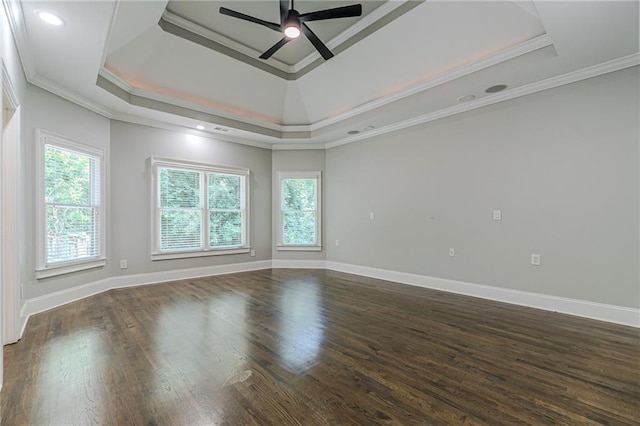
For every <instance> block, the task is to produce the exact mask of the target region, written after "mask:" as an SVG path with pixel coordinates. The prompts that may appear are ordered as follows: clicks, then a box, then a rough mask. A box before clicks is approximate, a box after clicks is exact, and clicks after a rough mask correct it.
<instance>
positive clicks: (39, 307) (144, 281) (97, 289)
mask: <svg viewBox="0 0 640 426" xmlns="http://www.w3.org/2000/svg"><path fill="white" fill-rule="evenodd" d="M269 268H271V261H270V260H260V261H255V262H245V263H234V264H229V265H218V266H206V267H202V268H190V269H177V270H173V271H163V272H151V273H146V274H135V275H123V276H114V277H110V278H105V279H103V280H99V281H94V282H91V283H88V284H85V285H82V286H78V287H73V288H70V289H67V290H61V291H57V292H55V293H50V294H46V295H44V296H40V297H35V298H32V299H27V301H26V303H25V304H24V306H23V308H22V312H21V320H22V321H23V323H22V328H21V332H20V336H22V333H24V328H25V326H26V323H27V321H28V319H29V317H30V316H31V315H35V314H37V313H40V312H44V311H48V310H50V309H53V308H57V307H58V306H62V305H66V304H67V303H71V302H75V301H78V300H81V299H84V298H86V297H89V296H93V295H96V294H99V293H102V292H105V291H107V290H111V289H112V288H123V287H136V286H141V285H148V284H158V283H164V282H170V281H176V280H185V279H192V278H201V277H209V276H215V275H224V274H233V273H237V272H248V271H256V270H260V269H269Z"/></svg>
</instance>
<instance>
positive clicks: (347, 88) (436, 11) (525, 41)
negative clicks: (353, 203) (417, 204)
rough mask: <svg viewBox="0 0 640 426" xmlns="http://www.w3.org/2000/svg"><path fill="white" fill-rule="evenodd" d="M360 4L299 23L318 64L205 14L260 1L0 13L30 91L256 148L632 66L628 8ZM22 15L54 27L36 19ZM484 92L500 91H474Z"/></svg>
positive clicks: (632, 22) (68, 5) (375, 126)
mask: <svg viewBox="0 0 640 426" xmlns="http://www.w3.org/2000/svg"><path fill="white" fill-rule="evenodd" d="M354 3H357V2H355V1H351V0H346V1H316V0H308V1H307V0H298V1H296V2H295V5H296V6H295V7H296V9H297V10H299V11H300V12H302V13H304V12H307V11H314V10H320V9H327V8H332V7H337V6H342V5H347V4H354ZM360 3H363V11H364V13H363V16H362V17H359V18H344V19H338V20H335V21H318V22H313V23H310V24H313V28H312V29H313V31H314V32H315V33H316V34H318V36H319V37H320V38H321V39H322V40H323V41H324V42H325V43H326V44H327V45H328V46H329V47H330V48H331V49H332V50H333V51H334V52H335V53H337V54H336V56H335V57H334V58H332V59H330V60H328V61H324V60H322V58H321V57H320V56H319V55H318V54H317V52H316V51H315V49H314V48H313V46H312V45H311V44H310V43H309V42H308V41H307V40H306V39H304V38H299V39H296V40H294V41H292V42H290V43H288V44H287V45H286V46H285V47H283V48H282V49H281V50H280V51H279V52H278V53H277V54H276V55H274V57H273V58H271V59H269V60H267V61H262V60H258V59H256V58H257V57H258V56H259V55H260V54H261V53H262V52H263V51H265V50H266V49H267V48H269V47H270V46H271V45H273V44H274V43H275V42H276V41H278V39H279V38H281V36H280V35H279V34H278V33H276V32H275V31H272V30H270V29H268V28H265V27H262V26H259V25H253V24H251V23H247V22H243V21H240V20H237V19H233V18H230V17H228V16H224V15H221V14H219V13H218V10H219V8H220V7H221V6H224V7H227V8H230V9H234V10H237V11H240V12H242V13H246V14H249V15H252V16H256V17H259V18H261V19H264V20H267V21H273V22H278V20H279V18H278V10H279V9H278V2H277V1H275V0H273V1H271V0H269V1H267V0H261V1H226V2H220V1H207V2H203V1H170V2H167V1H140V2H138V1H113V2H108V1H105V2H93V1H92V2H89V1H86V2H57V1H44V2H36V1H28V2H21V3H13V2H5V8H6V9H7V11H8V15H9V17H10V21H11V26H12V30H13V31H14V35H15V38H16V41H17V45H18V49H19V51H20V55H21V59H22V61H23V65H24V68H25V71H26V75H27V78H28V80H29V81H30V82H32V83H33V84H36V85H38V86H41V87H43V88H45V89H47V90H50V91H52V92H54V93H56V94H58V95H61V96H63V97H65V98H67V99H70V100H72V101H74V102H76V103H78V104H80V105H83V106H85V107H88V108H90V109H92V110H94V111H96V112H99V113H101V114H103V115H105V116H107V117H110V118H114V119H121V120H126V121H133V122H141V123H149V124H154V123H155V124H159V123H162V125H163V126H185V127H188V128H194V127H195V126H196V125H197V124H203V125H204V126H205V128H206V129H205V132H213V133H217V134H218V136H217V137H221V138H225V139H228V140H232V141H237V142H242V143H252V144H257V145H261V146H275V147H323V146H324V147H327V146H333V145H336V144H340V143H346V142H349V141H353V140H357V139H360V138H362V137H367V136H370V135H373V134H379V133H384V132H386V131H391V130H394V129H397V128H401V127H405V126H408V125H412V124H417V123H420V122H425V121H429V120H432V119H437V118H439V117H443V116H447V115H451V114H454V113H457V112H462V111H465V110H469V109H472V108H476V107H480V106H483V105H487V104H490V103H493V102H497V101H500V100H504V99H510V98H513V97H516V96H522V95H525V94H527V93H533V92H535V91H538V90H544V89H546V88H550V87H554V86H557V85H560V84H567V83H569V82H571V81H577V80H579V79H582V78H588V77H590V76H594V75H598V74H601V73H604V72H611V71H615V70H616V69H622V68H625V67H629V66H637V65H638V64H639V63H640V61H639V56H640V55H639V54H638V16H639V11H638V2H635V1H621V2H615V1H603V2H597V1H584V2H582V1H572V2H564V1H561V2H554V1H517V2H511V1H498V2H496V1H465V2H460V1H434V0H428V1H426V2H425V1H402V0H400V1H364V2H360ZM36 9H47V10H51V11H53V12H55V13H57V14H59V15H60V16H61V17H63V19H64V20H65V21H66V22H67V25H66V26H64V27H60V28H52V27H48V26H46V25H44V24H43V23H42V22H40V21H39V20H38V19H37V18H36V16H35V15H34V11H35V10H36ZM496 84H506V85H507V86H508V88H507V89H506V90H505V91H503V92H500V93H496V94H488V93H485V89H486V88H488V87H490V86H493V85H496ZM468 95H473V97H474V99H472V100H470V101H467V102H461V101H459V99H460V98H463V97H465V96H467V97H471V96H468ZM463 99H465V98H463ZM354 132H359V133H358V134H354Z"/></svg>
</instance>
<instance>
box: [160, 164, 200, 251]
mask: <svg viewBox="0 0 640 426" xmlns="http://www.w3.org/2000/svg"><path fill="white" fill-rule="evenodd" d="M159 185H160V191H159V194H160V250H161V251H172V250H189V249H200V248H202V228H201V223H202V208H201V203H200V173H199V172H196V171H188V170H177V169H170V168H164V167H162V168H160V181H159Z"/></svg>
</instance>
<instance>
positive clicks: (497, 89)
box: [485, 84, 507, 93]
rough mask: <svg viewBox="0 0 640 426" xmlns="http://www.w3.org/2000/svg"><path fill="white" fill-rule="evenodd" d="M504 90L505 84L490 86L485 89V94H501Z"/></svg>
mask: <svg viewBox="0 0 640 426" xmlns="http://www.w3.org/2000/svg"><path fill="white" fill-rule="evenodd" d="M506 88H507V85H506V84H496V85H495V86H491V87H489V88H488V89H485V93H498V92H502V91H503V90H504V89H506Z"/></svg>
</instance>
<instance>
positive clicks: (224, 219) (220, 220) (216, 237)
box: [207, 173, 244, 248]
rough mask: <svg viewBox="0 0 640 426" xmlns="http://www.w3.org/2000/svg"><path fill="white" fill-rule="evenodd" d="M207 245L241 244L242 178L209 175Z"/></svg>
mask: <svg viewBox="0 0 640 426" xmlns="http://www.w3.org/2000/svg"><path fill="white" fill-rule="evenodd" d="M207 178H208V193H209V245H210V246H211V247H212V248H215V247H234V246H242V245H243V243H244V241H243V238H244V233H243V226H242V224H243V223H244V217H243V216H244V206H243V204H244V202H243V200H244V194H243V192H244V191H243V187H244V185H243V180H244V177H243V176H234V175H226V174H220V173H209V174H208V175H207Z"/></svg>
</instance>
